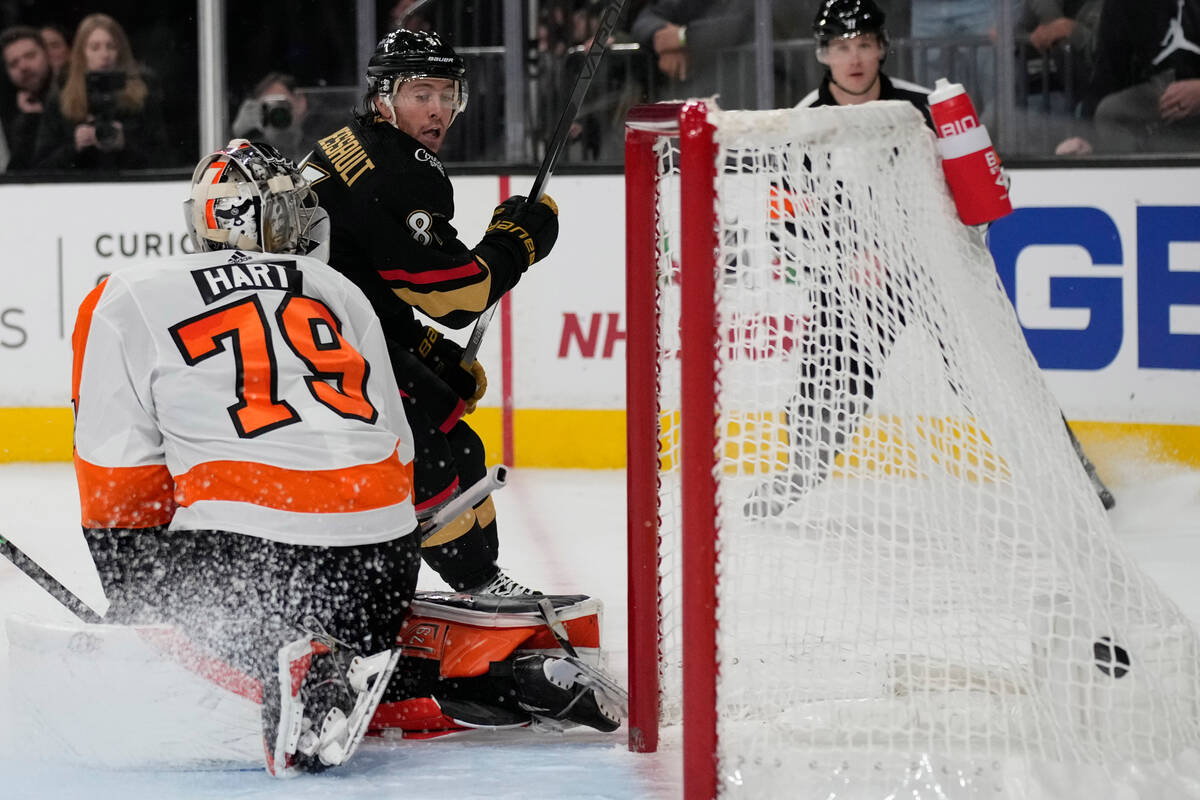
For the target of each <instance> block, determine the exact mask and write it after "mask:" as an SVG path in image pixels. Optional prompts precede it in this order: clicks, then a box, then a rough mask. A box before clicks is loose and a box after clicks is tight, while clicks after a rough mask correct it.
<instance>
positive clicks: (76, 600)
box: [0, 536, 108, 623]
mask: <svg viewBox="0 0 1200 800" xmlns="http://www.w3.org/2000/svg"><path fill="white" fill-rule="evenodd" d="M0 556H3V557H4V558H6V559H8V560H9V561H10V562H12V564H13V566H15V567H16V568H17V569H19V570H21V572H24V573H25V574H26V575H27V576H29V578H30V580H32V581H33V582H34V583H36V584H37V585H38V586H40V587H42V588H43V589H44V590H45V591H46V593H47V594H49V595H50V596H51V597H53V598H54V599H55V600H57V601H58V602H59V603H61V604H62V605H63V606H64V607H65V608H66V609H67V610H68V611H70V612H71V613H72V614H74V615H75V616H77V617H79V618H80V619H81V620H83V621H84V622H93V623H96V622H103V621H104V619H103V617H104V614H105V613H107V611H108V601H107V600H106V601H105V602H104V605H103V607H101V608H99V609H97V608H92V607H91V606H90V605H88V603H87V602H85V601H84V600H83V599H82V598H81V597H80V596H79V595H77V594H75V593H74V592H72V591H71V590H70V589H68V588H67V587H66V586H65V585H63V584H62V583H61V582H60V581H59V580H58V578H55V577H54V576H53V575H51V574H50V573H49V572H47V571H46V570H45V569H44V568H43V567H42V565H41V564H39V563H37V562H36V561H34V560H33V559H32V558H30V557H29V556H28V555H26V553H25V551H24V550H22V549H21V548H19V547H17V546H16V545H15V544H13V543H12V542H11V541H9V540H8V539H5V538H4V537H2V536H0Z"/></svg>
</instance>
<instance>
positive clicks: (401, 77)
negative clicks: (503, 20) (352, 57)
mask: <svg viewBox="0 0 1200 800" xmlns="http://www.w3.org/2000/svg"><path fill="white" fill-rule="evenodd" d="M419 78H445V79H447V80H450V81H453V82H454V116H455V117H457V116H458V115H459V114H461V113H462V112H463V109H465V108H466V107H467V65H466V63H465V62H464V61H463V60H462V58H461V57H460V56H459V55H458V54H457V53H455V52H454V48H453V47H451V46H450V45H448V44H446V43H445V42H443V41H442V39H441V37H440V36H438V35H437V34H436V33H432V32H427V31H410V30H406V29H404V28H400V29H399V30H394V31H392V32H391V33H389V34H388V35H387V36H384V37H383V38H382V39H380V40H379V44H377V45H376V46H375V54H374V55H372V56H371V60H370V61H369V62H368V63H367V94H368V95H369V96H372V97H375V96H379V97H382V98H383V99H384V100H385V101H386V102H387V103H388V105H392V104H393V103H394V101H395V98H396V92H397V91H399V89H400V87H401V86H403V85H404V84H405V83H407V82H409V81H413V80H417V79H419ZM451 121H453V119H452V120H451Z"/></svg>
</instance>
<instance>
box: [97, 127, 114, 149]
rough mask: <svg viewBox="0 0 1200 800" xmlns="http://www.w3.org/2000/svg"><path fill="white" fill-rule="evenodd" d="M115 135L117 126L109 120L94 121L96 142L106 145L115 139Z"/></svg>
mask: <svg viewBox="0 0 1200 800" xmlns="http://www.w3.org/2000/svg"><path fill="white" fill-rule="evenodd" d="M117 135H118V134H117V126H116V125H114V124H112V123H111V122H105V121H98V122H97V123H96V144H98V145H101V146H102V147H107V146H108V145H110V144H114V143H115V142H116V141H117Z"/></svg>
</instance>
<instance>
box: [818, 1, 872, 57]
mask: <svg viewBox="0 0 1200 800" xmlns="http://www.w3.org/2000/svg"><path fill="white" fill-rule="evenodd" d="M884 18H885V15H884V13H883V9H881V8H880V7H879V6H878V5H876V4H875V2H874V0H824V2H822V3H821V7H820V9H818V11H817V16H816V19H814V20H813V37H814V38H815V39H816V40H817V61H820V62H821V63H822V64H825V63H827V62H826V58H827V55H828V51H829V43H830V42H832V41H833V40H835V39H853V38H854V37H856V36H862V35H863V34H868V33H870V34H874V35H875V37H876V38H877V39H878V40H879V46H880V48H882V50H883V53H884V57H885V58H886V56H887V48H888V35H887V30H886V29H885V28H884V27H883V21H884ZM880 63H883V60H882V59H880Z"/></svg>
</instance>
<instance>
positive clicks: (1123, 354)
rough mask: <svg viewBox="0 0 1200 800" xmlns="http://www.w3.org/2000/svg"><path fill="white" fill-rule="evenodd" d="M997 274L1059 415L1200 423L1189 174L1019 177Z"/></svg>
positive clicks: (1198, 239) (1196, 246) (1198, 206)
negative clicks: (1058, 404)
mask: <svg viewBox="0 0 1200 800" xmlns="http://www.w3.org/2000/svg"><path fill="white" fill-rule="evenodd" d="M1012 196H1013V201H1014V205H1015V206H1016V207H1017V208H1016V211H1015V212H1014V213H1013V214H1012V215H1011V216H1009V217H1006V218H1005V219H1003V220H1001V221H999V222H997V223H996V224H995V225H993V226H992V228H991V231H990V232H989V245H990V247H991V250H992V256H993V257H994V259H995V261H996V270H997V272H998V274H999V275H1000V279H1001V281H1002V282H1003V284H1004V286H1005V289H1006V290H1007V291H1008V294H1009V297H1010V299H1012V301H1013V305H1014V307H1015V308H1016V312H1017V318H1018V319H1019V320H1020V322H1021V325H1022V327H1023V328H1024V330H1025V338H1026V341H1027V342H1028V343H1029V347H1030V349H1031V350H1032V351H1033V354H1034V356H1035V357H1036V358H1037V360H1038V364H1040V365H1041V367H1042V369H1043V370H1044V372H1045V373H1046V376H1047V378H1048V380H1049V383H1050V385H1051V388H1052V389H1053V390H1054V393H1055V394H1056V395H1057V397H1058V399H1059V401H1060V402H1061V403H1062V405H1063V408H1064V410H1065V411H1066V412H1067V415H1068V416H1073V417H1078V418H1083V419H1097V420H1108V421H1121V422H1124V421H1139V422H1157V423H1176V424H1192V425H1194V424H1200V402H1198V400H1197V398H1200V169H1137V170H1132V169H1124V170H1042V171H1027V172H1021V173H1019V174H1018V175H1016V176H1015V177H1014V180H1013V191H1012Z"/></svg>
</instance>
